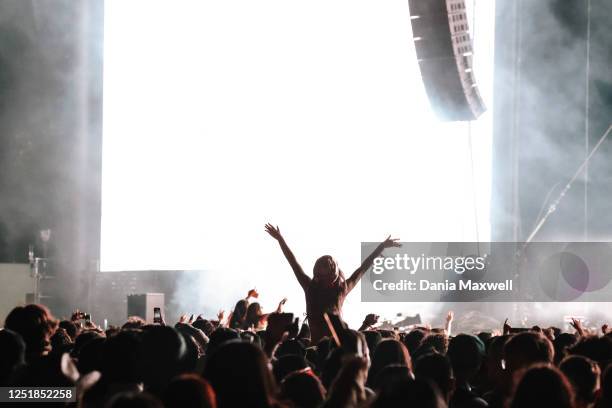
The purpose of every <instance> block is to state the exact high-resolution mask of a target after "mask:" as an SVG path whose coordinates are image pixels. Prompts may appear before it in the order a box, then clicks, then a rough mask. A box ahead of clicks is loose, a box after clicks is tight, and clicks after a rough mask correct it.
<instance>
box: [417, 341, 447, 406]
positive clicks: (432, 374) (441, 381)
mask: <svg viewBox="0 0 612 408" xmlns="http://www.w3.org/2000/svg"><path fill="white" fill-rule="evenodd" d="M414 375H415V376H416V377H417V378H418V379H420V380H427V381H432V382H433V383H435V384H436V386H437V387H438V389H439V390H440V392H441V393H442V397H443V398H444V400H445V401H446V402H447V403H448V401H449V400H450V397H451V395H452V393H453V390H454V388H455V380H454V378H453V368H452V367H451V363H450V361H449V359H448V357H446V356H443V355H442V354H438V353H431V354H426V355H424V356H422V357H420V358H419V359H418V360H417V361H416V364H415V366H414Z"/></svg>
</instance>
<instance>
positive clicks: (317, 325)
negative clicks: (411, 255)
mask: <svg viewBox="0 0 612 408" xmlns="http://www.w3.org/2000/svg"><path fill="white" fill-rule="evenodd" d="M266 232H267V233H268V234H270V235H271V236H272V238H274V239H276V240H277V241H278V243H279V245H280V247H281V250H282V251H283V254H284V255H285V258H287V261H288V262H289V265H291V269H293V273H294V274H295V277H296V278H297V280H298V282H299V284H300V286H301V287H302V289H303V290H304V294H305V296H306V315H307V317H308V322H309V324H310V331H311V336H312V338H311V344H316V343H317V342H318V341H319V340H320V339H321V338H323V337H325V336H329V334H330V333H329V330H328V328H327V325H326V323H325V319H324V317H323V314H324V313H326V312H327V313H331V314H336V315H340V316H341V315H342V305H343V303H344V299H346V296H347V295H348V294H349V293H350V292H351V290H353V288H354V287H355V286H356V285H357V282H359V280H360V279H361V277H362V276H363V275H364V274H365V273H366V271H367V270H368V269H369V268H370V267H371V266H372V263H373V262H374V259H376V258H378V257H379V256H380V255H381V254H382V252H383V251H384V250H385V248H390V247H399V246H400V243H399V242H398V241H399V240H398V239H395V238H391V236H389V237H388V238H387V239H386V240H384V241H383V242H381V243H380V244H379V245H378V246H377V247H376V249H375V250H374V251H373V252H372V253H371V254H370V256H368V257H367V258H366V259H365V260H364V261H363V263H362V264H361V266H359V268H357V269H356V270H355V272H353V274H352V275H351V276H350V277H349V278H348V279H345V278H344V274H343V273H342V271H341V270H340V268H338V264H337V263H336V261H335V260H334V258H332V257H331V256H330V255H323V256H322V257H320V258H319V259H317V260H316V262H315V265H314V268H313V277H312V278H311V277H309V276H308V275H306V273H304V270H303V269H302V267H301V266H300V264H299V263H298V261H297V260H296V259H295V256H294V255H293V252H291V250H290V249H289V246H287V243H286V242H285V239H284V238H283V236H282V235H281V232H280V229H279V228H278V227H274V226H273V225H272V224H267V225H266Z"/></svg>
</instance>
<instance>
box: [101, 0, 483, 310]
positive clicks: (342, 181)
mask: <svg viewBox="0 0 612 408" xmlns="http://www.w3.org/2000/svg"><path fill="white" fill-rule="evenodd" d="M467 3H468V6H469V15H470V18H471V19H472V21H471V23H472V28H473V29H474V31H473V34H474V36H475V54H474V59H475V75H476V77H477V82H478V83H479V85H480V92H481V94H482V95H483V98H484V100H485V103H486V104H487V105H488V108H489V110H488V111H487V112H486V113H485V114H483V115H482V116H481V117H480V118H479V119H478V120H477V121H475V122H472V123H471V124H469V123H441V122H439V121H438V120H437V119H436V118H435V117H434V116H433V113H432V111H431V109H430V105H429V102H428V100H427V98H426V95H425V92H424V87H423V84H422V80H421V76H420V73H419V70H418V65H417V59H416V56H415V50H414V44H413V42H412V35H411V26H410V16H409V10H408V5H407V1H406V0H402V1H400V0H397V1H395V0H394V1H391V0H389V1H371V0H369V1H360V0H345V1H339V0H325V1H318V0H317V1H309V2H289V1H269V0H266V1H257V2H253V1H223V2H213V1H195V0H194V1H189V0H181V1H174V0H173V1H170V0H165V1H164V0H157V1H151V0H130V1H122V0H106V1H105V23H104V25H105V27H104V31H105V32H104V122H103V126H104V139H103V182H102V238H101V242H102V243H101V260H100V261H101V270H102V271H109V272H110V271H126V270H142V271H147V270H197V271H202V273H201V275H202V276H203V278H202V279H203V280H201V281H199V282H185V283H184V284H185V286H186V287H189V288H191V289H193V288H194V287H195V288H197V290H198V293H199V294H200V295H201V297H205V298H206V299H205V300H206V301H209V302H217V303H222V304H223V305H224V307H226V308H229V307H231V305H232V303H233V302H235V300H237V299H238V298H240V297H243V295H244V294H246V292H247V290H248V289H250V288H251V287H254V286H256V287H257V288H258V289H259V291H260V293H261V300H262V303H263V304H264V306H265V308H264V309H266V308H267V309H269V308H271V307H272V306H273V305H274V304H275V303H276V302H277V301H278V300H279V299H280V298H281V297H282V296H285V295H286V296H288V297H289V303H288V304H287V307H288V308H290V309H293V310H300V308H303V296H302V294H301V292H300V291H301V289H300V288H299V285H298V284H297V283H296V282H295V281H294V277H293V274H292V272H291V270H290V269H289V267H288V265H287V263H286V262H285V260H284V258H283V256H282V253H281V252H280V250H279V248H278V245H277V243H276V242H275V241H273V239H272V238H270V237H269V236H267V235H266V233H265V232H264V224H265V223H266V222H271V223H273V224H275V225H279V226H280V229H281V232H282V233H283V234H284V235H285V237H286V240H287V242H288V243H289V245H290V246H291V248H292V249H293V250H294V252H295V254H296V256H297V257H298V259H299V260H300V262H301V263H302V265H303V267H304V269H305V270H306V271H307V272H310V271H312V266H313V264H314V261H315V259H316V258H317V257H319V256H321V255H323V254H331V255H333V256H334V257H335V258H336V259H337V260H338V262H339V265H340V267H341V268H342V269H343V271H344V272H345V274H348V273H350V272H352V271H353V270H354V269H355V268H356V267H357V266H358V264H359V260H360V242H361V241H377V240H382V239H384V238H385V237H386V236H387V235H389V234H391V235H393V236H394V237H399V238H401V239H402V240H405V241H473V240H477V239H480V240H483V241H486V240H487V239H489V200H490V174H491V162H490V160H491V152H490V150H491V116H492V112H491V111H492V105H493V98H492V94H491V90H492V71H493V41H494V38H493V35H494V30H493V24H494V20H495V19H494V10H493V6H494V4H493V3H494V2H492V1H486V2H477V3H476V4H477V7H476V8H474V3H473V2H472V1H468V2H467ZM474 16H475V21H474ZM474 22H475V25H474ZM213 285H214V287H212V286H213ZM185 296H186V297H187V298H188V297H189V296H188V295H185ZM192 300H193V299H192ZM193 302H204V300H202V299H199V298H198V299H195V300H193ZM348 303H359V295H358V294H357V293H356V294H354V295H352V296H351V297H350V298H349V302H348ZM195 306H196V305H194V307H195ZM354 310H357V312H358V313H361V311H360V310H358V309H354Z"/></svg>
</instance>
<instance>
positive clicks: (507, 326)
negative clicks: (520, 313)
mask: <svg viewBox="0 0 612 408" xmlns="http://www.w3.org/2000/svg"><path fill="white" fill-rule="evenodd" d="M510 330H512V327H511V326H510V325H509V324H508V319H506V320H505V321H504V329H503V333H504V334H509V333H510Z"/></svg>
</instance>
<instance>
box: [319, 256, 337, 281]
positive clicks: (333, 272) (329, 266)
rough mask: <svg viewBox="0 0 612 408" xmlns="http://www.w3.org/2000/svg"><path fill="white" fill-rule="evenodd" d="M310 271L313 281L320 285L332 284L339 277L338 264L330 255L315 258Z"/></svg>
mask: <svg viewBox="0 0 612 408" xmlns="http://www.w3.org/2000/svg"><path fill="white" fill-rule="evenodd" d="M312 273H313V280H314V281H315V283H317V284H319V285H322V286H332V285H334V284H335V283H337V282H338V280H339V279H340V270H339V269H338V264H337V263H336V261H335V260H334V258H332V257H331V255H323V256H322V257H320V258H319V259H317V260H316V262H315V264H314V268H313V270H312Z"/></svg>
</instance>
